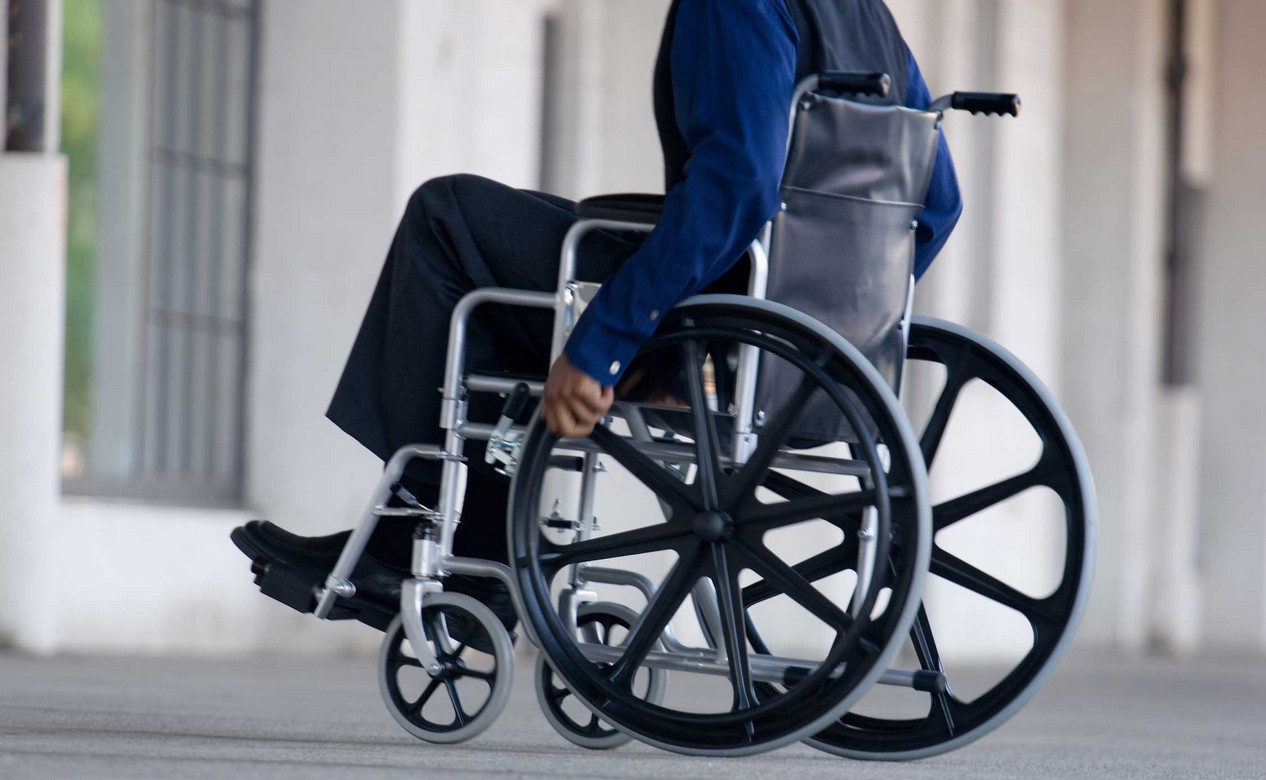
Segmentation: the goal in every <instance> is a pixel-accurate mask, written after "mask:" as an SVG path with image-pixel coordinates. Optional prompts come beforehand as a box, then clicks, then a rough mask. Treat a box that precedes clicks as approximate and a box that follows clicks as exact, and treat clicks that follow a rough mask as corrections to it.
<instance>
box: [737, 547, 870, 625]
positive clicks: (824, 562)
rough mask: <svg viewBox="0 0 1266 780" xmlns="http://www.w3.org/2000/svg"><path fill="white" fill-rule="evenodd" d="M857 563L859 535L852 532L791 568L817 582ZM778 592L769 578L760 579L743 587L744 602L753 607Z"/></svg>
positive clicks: (806, 578) (807, 578) (810, 580)
mask: <svg viewBox="0 0 1266 780" xmlns="http://www.w3.org/2000/svg"><path fill="white" fill-rule="evenodd" d="M856 565H857V537H856V536H855V535H852V534H850V535H849V536H847V537H845V539H844V541H842V542H840V543H839V544H838V545H836V546H835V547H832V548H831V549H829V550H826V551H824V552H820V553H818V554H817V555H814V556H813V557H811V558H806V559H805V560H803V561H801V562H800V563H797V564H796V565H795V566H792V567H791V568H792V569H793V570H794V571H795V572H796V574H798V575H799V576H800V577H803V578H804V579H805V580H808V581H809V582H817V581H818V580H820V579H823V578H826V577H830V576H831V575H832V574H838V573H839V572H842V571H844V570H846V569H852V568H853V567H855V566H856ZM778 594H779V591H777V590H775V589H774V586H773V584H772V583H770V581H769V580H760V581H759V582H753V583H752V584H751V585H748V586H747V587H746V588H743V603H744V604H746V605H747V606H748V607H752V606H753V605H755V604H759V603H760V602H762V601H768V600H769V599H771V598H773V597H774V596H777V595H778Z"/></svg>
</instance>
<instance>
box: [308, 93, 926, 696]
mask: <svg viewBox="0 0 1266 780" xmlns="http://www.w3.org/2000/svg"><path fill="white" fill-rule="evenodd" d="M818 85H819V81H818V78H817V77H816V76H814V77H810V78H808V79H805V80H804V81H802V82H801V83H800V84H798V85H797V86H796V90H795V93H794V97H793V100H792V104H791V113H790V117H789V121H790V127H789V134H788V151H790V145H791V141H792V139H793V138H794V135H795V125H796V118H797V114H798V106H799V103H800V101H801V100H802V99H803V98H804V97H805V95H807V94H808V93H810V92H813V91H815V90H817V88H818ZM942 103H944V101H938V102H937V103H935V104H933V109H932V110H933V111H937V110H938V107H939V106H941V105H942ZM946 105H948V104H946ZM941 110H943V109H941ZM653 229H654V226H653V225H649V224H643V223H637V222H625V221H619V220H608V219H586V220H581V221H579V222H577V223H576V224H575V225H574V226H572V228H571V229H570V230H569V231H568V233H567V235H566V237H565V238H564V241H563V246H562V252H561V260H560V263H559V272H558V286H557V288H556V289H555V291H554V292H552V293H551V292H539V291H531V290H513V289H504V288H486V289H479V290H475V291H474V292H471V293H469V294H468V295H466V296H465V297H463V298H462V299H461V301H460V302H459V303H458V304H457V307H456V308H455V309H454V311H453V314H452V320H451V325H450V332H449V344H448V354H447V359H446V363H445V371H444V386H443V387H442V388H441V394H442V402H441V403H442V405H441V413H440V426H441V428H443V429H444V430H445V432H446V433H445V438H444V445H443V446H442V447H438V446H433V445H432V446H423V445H410V446H406V447H403V448H402V449H400V450H399V451H398V452H396V453H395V455H394V456H393V457H392V458H391V459H390V460H389V461H388V462H387V465H386V467H385V469H384V471H383V475H382V477H381V479H379V481H378V485H377V486H376V488H375V489H374V492H373V497H372V500H371V501H370V504H369V506H368V507H367V509H366V510H365V512H364V514H363V516H362V520H361V522H360V524H359V525H358V526H357V527H356V529H355V530H354V531H353V532H352V535H351V537H350V538H349V539H348V541H347V544H346V546H345V547H344V549H343V551H342V553H341V554H340V555H339V558H338V562H337V564H336V565H335V567H334V569H333V571H331V572H330V574H329V576H328V577H327V578H326V580H325V583H324V585H323V586H322V587H321V588H320V589H319V591H318V594H317V606H316V609H315V614H316V616H317V617H318V618H321V619H327V618H328V617H329V615H330V612H331V610H332V609H333V607H334V603H335V601H336V599H337V598H339V597H344V598H350V597H352V596H354V595H355V593H356V588H355V586H354V585H353V584H352V582H351V575H352V572H353V570H354V569H355V567H356V563H357V562H358V561H359V559H360V557H361V555H362V554H363V553H364V550H365V547H366V545H367V543H368V541H369V538H370V536H371V534H372V533H373V531H374V528H375V527H376V525H377V522H378V518H379V517H385V516H393V517H398V516H405V517H417V518H418V519H419V521H420V522H428V523H431V524H433V525H434V527H435V530H436V531H437V533H436V534H435V535H434V536H430V535H428V536H427V537H425V538H419V539H416V540H415V544H414V552H413V558H412V560H413V565H412V568H413V574H414V577H413V579H410V580H407V581H405V582H404V583H403V587H402V589H401V610H402V614H403V620H402V623H403V625H404V629H405V633H406V635H407V637H408V639H409V642H410V644H411V645H412V646H413V649H414V651H415V652H416V653H417V655H418V658H419V660H420V661H421V662H422V664H423V666H424V668H426V667H429V666H430V665H432V664H433V663H435V659H434V656H433V653H432V651H431V650H430V647H429V645H428V643H427V642H426V637H425V634H424V631H423V627H422V620H421V614H422V608H423V606H424V604H425V602H426V599H427V596H428V595H429V594H434V593H437V592H440V591H442V590H443V579H444V578H445V577H447V576H448V575H450V574H462V575H467V576H474V577H487V578H492V579H496V580H499V581H501V582H502V583H504V584H505V585H506V586H507V587H508V588H509V589H510V591H511V592H512V593H514V583H513V580H512V576H511V572H510V569H509V567H507V566H505V565H503V564H499V563H494V562H490V561H482V560H474V559H470V558H460V557H455V556H453V538H454V536H455V534H456V531H457V526H458V525H459V523H460V515H459V513H458V511H457V503H458V495H457V491H458V486H459V485H460V484H461V482H462V477H463V476H464V474H463V470H464V469H465V468H466V466H465V459H464V458H463V457H462V456H461V453H462V452H463V450H464V446H465V443H466V441H467V440H468V439H469V440H475V441H481V440H482V441H487V440H489V439H491V438H493V436H494V433H496V432H495V429H494V426H492V425H486V424H480V423H472V422H470V421H469V420H467V419H466V414H467V408H468V394H469V393H472V392H479V393H500V394H507V393H510V392H513V391H514V390H515V388H516V387H517V386H518V385H519V383H520V380H517V379H508V378H505V377H496V376H487V375H481V374H470V375H467V374H465V363H466V345H467V333H468V326H469V320H470V316H471V314H472V313H473V312H474V311H475V309H477V308H478V307H480V306H483V305H485V304H499V305H507V306H518V307H527V308H538V309H553V311H554V330H553V337H552V345H551V355H552V358H557V356H558V355H560V354H562V350H563V346H564V345H565V343H566V340H567V335H568V332H569V327H568V326H569V323H570V324H574V320H575V318H576V317H578V316H579V310H578V308H577V306H578V299H577V296H576V295H574V286H573V285H574V283H576V282H577V281H578V280H577V279H576V271H577V264H578V263H577V260H578V255H579V250H580V247H581V244H582V243H583V241H584V239H585V238H586V237H587V236H589V235H590V234H592V233H593V232H595V231H598V230H608V231H617V232H639V233H647V232H650V231H652V230H653ZM773 230H774V223H773V222H772V221H771V222H770V223H768V224H767V225H766V226H765V228H764V229H763V230H762V231H761V235H760V237H759V238H758V239H757V240H756V241H754V242H752V244H751V246H750V247H749V249H748V256H749V257H750V260H751V276H750V278H749V283H748V296H749V297H751V298H755V299H758V300H764V299H765V297H766V293H767V290H768V282H769V265H770V259H769V255H768V251H769V246H770V241H771V237H772V232H773ZM912 307H913V280H912V281H911V295H910V300H909V302H908V304H907V311H906V314H905V316H904V318H903V328H906V329H908V322H909V318H910V312H911V310H912ZM758 363H759V351H758V349H757V348H756V347H754V346H750V345H744V346H743V347H742V348H741V352H740V354H739V365H738V371H737V376H736V386H735V394H734V398H735V403H734V407H735V408H734V413H733V414H734V424H733V438H732V442H731V444H732V446H731V451H730V452H731V454H730V455H728V456H725V457H726V462H728V463H730V464H734V465H741V464H742V463H744V462H746V460H747V458H748V457H750V455H751V453H752V452H753V451H754V450H755V447H756V445H757V441H758V438H759V431H758V427H759V426H758V410H757V409H756V408H755V403H756V383H757V374H758V370H759V365H758ZM526 384H527V385H528V388H529V392H530V393H531V395H532V396H534V397H540V396H541V394H542V392H543V389H544V382H542V381H528V382H526ZM613 413H614V414H616V415H618V416H622V417H624V419H626V421H627V422H628V423H629V425H630V429H631V430H632V431H633V433H634V441H632V442H630V444H631V445H632V446H634V447H636V448H638V449H639V450H641V451H642V452H643V453H644V454H646V455H648V456H650V457H652V458H654V459H656V460H659V461H660V462H672V463H681V464H686V463H693V462H694V461H695V452H694V448H693V447H690V446H687V445H682V444H672V443H668V442H660V441H653V440H652V438H651V436H650V432H649V429H647V427H646V424H645V422H644V421H643V420H642V419H641V413H640V407H638V406H636V405H628V406H618V407H617V408H616V409H615V410H614V412H613ZM505 433H508V434H512V435H517V436H520V437H521V436H522V435H524V434H525V433H526V429H525V428H523V427H521V426H516V427H513V428H511V429H510V430H509V431H507V432H505ZM559 448H560V449H563V450H570V451H576V452H580V453H583V466H582V477H581V487H580V513H579V515H580V516H579V517H578V518H577V520H578V529H579V530H578V538H580V539H588V538H590V537H591V536H592V534H593V532H594V530H595V529H596V518H595V517H594V502H595V496H596V478H597V474H598V473H599V471H600V470H601V468H600V464H599V462H598V449H597V447H596V446H595V445H594V444H593V443H592V442H590V441H588V440H575V439H568V440H564V441H562V442H560V443H559ZM414 459H422V460H432V461H440V462H441V463H442V466H441V469H442V471H441V481H440V497H439V505H438V506H437V507H436V508H434V509H429V508H406V509H396V508H390V509H389V508H387V506H386V505H387V502H388V501H389V500H390V498H391V497H392V495H393V492H394V490H395V489H396V488H397V487H398V483H399V480H400V478H401V477H402V476H403V474H404V472H405V469H406V467H407V466H408V464H409V463H410V462H411V461H413V460H414ZM773 465H774V466H775V467H785V468H795V469H799V470H804V471H814V472H820V473H832V474H842V475H848V476H855V477H858V478H860V479H863V480H865V479H866V478H867V477H868V476H869V473H870V472H869V467H868V466H867V465H866V464H864V463H862V462H860V461H856V460H842V459H836V458H827V457H821V456H812V455H802V454H784V455H781V456H779V457H777V458H776V459H775V460H774V463H773ZM870 520H873V518H869V517H867V518H864V521H865V522H864V523H863V531H862V533H861V534H860V537H861V542H862V551H861V555H862V563H861V564H860V565H859V567H858V568H859V569H860V571H859V572H858V575H859V576H858V586H857V594H858V596H856V597H855V599H854V602H855V603H857V604H860V603H861V602H862V600H863V597H864V595H865V589H866V588H868V587H869V582H870V578H871V576H872V571H873V569H874V561H873V552H874V551H873V547H874V541H873V539H872V538H871V537H873V529H872V528H871V526H872V525H873V522H869V521H870ZM868 532H869V535H868ZM868 551H869V552H868ZM569 582H570V585H569V587H568V588H567V589H565V591H564V593H563V595H562V597H561V600H560V610H561V612H562V614H563V615H564V619H565V620H568V621H569V623H568V625H570V626H571V627H572V628H573V630H574V629H575V625H576V620H575V618H576V614H577V612H578V610H579V607H580V606H581V605H582V604H584V603H588V602H591V601H594V600H596V599H597V595H596V594H594V593H593V592H592V591H591V590H589V588H588V586H589V585H591V584H610V585H617V586H627V587H631V588H634V589H635V590H637V591H638V592H640V593H641V594H642V595H643V596H644V597H645V598H646V599H647V601H648V603H649V601H650V600H651V599H652V598H653V597H654V594H655V586H654V584H653V583H652V582H651V581H650V580H649V579H648V578H647V577H645V576H644V575H641V574H638V573H636V572H631V571H623V570H619V569H610V568H603V567H596V566H588V565H583V564H577V565H573V566H572V567H571V571H570V576H569ZM692 598H693V599H694V600H695V602H696V605H697V614H698V615H699V617H700V620H701V622H703V623H705V624H707V626H706V627H707V628H709V629H710V630H711V631H712V636H720V633H721V620H720V611H719V607H718V604H717V598H716V592H715V590H714V589H712V588H710V587H709V586H708V584H705V581H703V580H701V581H700V584H699V586H697V587H696V588H695V590H694V592H693V593H692ZM516 601H517V598H516ZM525 628H526V629H527V630H528V631H529V638H530V639H532V640H533V641H535V638H534V637H531V635H530V627H527V626H525ZM574 633H575V634H576V637H577V641H578V642H579V643H580V646H581V648H582V651H583V652H584V653H585V654H586V656H587V657H590V658H591V659H593V660H595V661H615V660H618V657H619V654H620V653H621V652H622V651H621V650H620V649H619V648H618V647H616V648H613V647H607V646H605V645H600V644H592V643H588V642H585V641H584V638H583V637H581V636H580V634H579V632H578V631H574ZM661 639H662V647H663V651H656V652H652V653H651V654H650V655H649V656H648V658H647V660H646V665H647V666H650V667H654V668H661V669H683V670H689V671H695V672H704V673H709V674H722V675H725V674H728V673H729V667H728V665H727V662H726V659H725V657H724V650H723V649H718V648H715V647H708V648H693V647H689V646H686V645H685V644H683V643H682V642H681V641H680V640H679V639H678V638H677V637H676V635H675V634H674V632H673V630H672V626H671V623H670V624H669V626H668V627H666V628H665V630H664V633H663V636H662V638H661ZM438 641H444V638H439V640H438ZM750 660H751V664H752V671H753V675H754V676H755V677H756V679H760V680H767V681H769V682H783V681H784V680H785V679H786V674H787V672H789V671H792V670H796V669H804V668H812V667H813V666H815V665H816V664H814V663H813V662H810V661H804V660H798V659H790V658H777V657H767V656H753V657H752V658H751V659H750ZM839 672H842V668H841V669H840V670H837V673H839ZM913 680H914V676H913V673H912V672H902V671H889V672H887V673H886V674H885V675H884V677H883V678H881V680H880V682H881V683H883V684H889V685H906V686H912V685H913V684H914V683H913Z"/></svg>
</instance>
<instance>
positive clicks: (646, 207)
mask: <svg viewBox="0 0 1266 780" xmlns="http://www.w3.org/2000/svg"><path fill="white" fill-rule="evenodd" d="M663 213H664V196H663V195H642V194H620V195H598V196H596V197H593V198H586V199H585V200H582V201H580V202H579V203H577V204H576V214H578V215H579V216H581V217H583V218H585V219H613V220H616V221H619V222H637V223H640V224H643V225H654V224H655V223H656V222H658V221H659V217H660V215H661V214H663Z"/></svg>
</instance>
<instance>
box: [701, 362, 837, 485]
mask: <svg viewBox="0 0 1266 780" xmlns="http://www.w3.org/2000/svg"><path fill="white" fill-rule="evenodd" d="M817 390H818V384H817V382H816V381H815V380H814V378H813V377H812V376H809V375H807V374H806V375H805V377H804V379H802V380H801V381H800V386H799V387H797V388H796V391H795V393H793V394H792V396H791V398H790V399H788V400H787V402H786V403H785V404H784V405H783V407H782V409H781V410H780V411H779V412H778V414H777V416H775V417H774V419H773V420H772V421H770V423H769V424H767V425H765V426H764V427H762V428H761V430H760V444H758V445H757V446H756V451H755V452H753V453H752V456H751V457H750V458H748V460H747V463H745V464H743V468H742V469H741V470H739V473H738V474H737V475H736V476H735V478H734V479H733V480H731V481H730V482H729V483H728V484H727V489H726V491H725V498H724V501H723V503H724V504H725V505H726V506H734V505H736V504H737V503H738V502H740V501H743V500H745V499H747V498H748V497H750V496H752V495H753V494H754V493H755V490H756V486H757V485H759V484H761V482H763V481H764V479H765V475H766V474H767V473H768V472H769V466H770V464H771V463H773V462H774V457H775V456H776V455H777V454H778V450H779V449H780V448H781V447H782V446H783V445H784V444H785V443H786V442H787V438H788V437H789V436H790V435H791V433H792V430H791V429H792V426H794V425H795V424H796V421H797V420H799V419H800V415H801V413H803V412H804V408H805V406H806V405H807V404H808V403H809V399H810V398H811V397H812V396H813V394H814V393H815V392H816V391H817Z"/></svg>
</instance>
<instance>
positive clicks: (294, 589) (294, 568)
mask: <svg viewBox="0 0 1266 780" xmlns="http://www.w3.org/2000/svg"><path fill="white" fill-rule="evenodd" d="M350 535H351V532H350V531H344V532H342V533H338V534H332V535H330V536H318V537H309V536H298V535H297V534H292V533H290V532H289V531H287V530H285V529H283V528H279V527H277V526H276V525H273V524H272V523H270V522H267V521H260V520H252V521H251V522H249V523H247V524H246V525H245V526H243V527H240V528H236V529H234V530H233V533H232V534H231V535H230V538H231V539H232V540H233V544H235V545H236V546H237V548H238V549H239V550H241V551H242V552H243V553H245V554H246V557H248V558H250V559H251V572H253V573H254V574H255V584H256V585H258V586H259V589H260V592H262V593H263V594H264V595H265V596H269V597H271V598H274V599H276V600H277V601H280V602H281V603H283V604H285V605H286V606H288V607H290V608H292V609H294V610H296V611H298V612H303V613H309V612H312V611H313V610H314V609H316V591H317V589H318V588H319V587H320V586H321V585H322V584H323V583H324V582H325V578H326V576H327V575H328V574H329V573H330V571H331V570H332V569H333V568H334V564H335V563H336V562H337V561H338V556H339V553H341V552H342V550H343V546H344V545H345V544H346V543H347V539H348V537H349V536H350ZM408 576H409V573H408V572H406V571H404V570H402V569H396V568H394V567H390V566H387V565H386V564H383V563H380V562H379V561H377V560H375V559H374V558H373V557H371V556H369V555H362V556H361V559H360V562H359V563H357V564H356V569H355V570H354V571H353V572H352V577H351V580H352V584H353V585H355V586H356V595H355V596H353V597H352V598H340V599H337V600H336V601H335V603H334V608H333V610H331V612H330V615H329V619H330V620H359V621H360V622H362V623H364V624H366V625H368V626H372V627H374V628H376V629H378V630H379V631H386V630H387V626H389V625H390V624H391V621H392V619H394V618H395V616H396V614H397V613H399V611H400V582H401V581H402V580H404V579H405V578H406V577H408Z"/></svg>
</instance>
